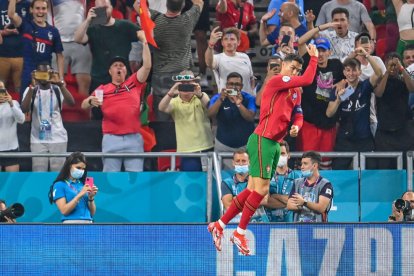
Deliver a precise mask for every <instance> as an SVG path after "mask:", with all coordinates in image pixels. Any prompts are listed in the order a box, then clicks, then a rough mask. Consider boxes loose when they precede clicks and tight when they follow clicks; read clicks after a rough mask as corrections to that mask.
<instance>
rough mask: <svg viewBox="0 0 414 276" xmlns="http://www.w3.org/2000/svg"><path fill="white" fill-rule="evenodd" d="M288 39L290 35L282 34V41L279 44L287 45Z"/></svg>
mask: <svg viewBox="0 0 414 276" xmlns="http://www.w3.org/2000/svg"><path fill="white" fill-rule="evenodd" d="M289 41H290V35H284V36H283V38H282V41H281V42H280V46H282V45H288V44H289Z"/></svg>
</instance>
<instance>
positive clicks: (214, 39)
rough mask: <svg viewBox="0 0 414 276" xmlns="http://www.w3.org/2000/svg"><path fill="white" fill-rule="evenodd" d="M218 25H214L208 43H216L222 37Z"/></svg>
mask: <svg viewBox="0 0 414 276" xmlns="http://www.w3.org/2000/svg"><path fill="white" fill-rule="evenodd" d="M219 29H220V26H217V27H215V28H214V29H213V30H212V31H211V34H210V42H209V43H210V44H216V43H217V41H219V40H220V39H221V38H222V37H223V32H221V31H220V30H219Z"/></svg>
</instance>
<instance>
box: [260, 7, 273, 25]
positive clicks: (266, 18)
mask: <svg viewBox="0 0 414 276" xmlns="http://www.w3.org/2000/svg"><path fill="white" fill-rule="evenodd" d="M275 14H276V9H273V10H271V11H269V12H267V13H265V14H264V15H263V16H262V21H263V22H266V21H267V20H269V19H270V18H272V17H273V16H274V15H275Z"/></svg>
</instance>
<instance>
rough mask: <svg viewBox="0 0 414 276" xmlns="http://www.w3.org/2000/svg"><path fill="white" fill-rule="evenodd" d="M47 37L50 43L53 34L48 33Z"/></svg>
mask: <svg viewBox="0 0 414 276" xmlns="http://www.w3.org/2000/svg"><path fill="white" fill-rule="evenodd" d="M47 37H48V38H49V40H50V41H52V39H53V34H52V32H48V33H47Z"/></svg>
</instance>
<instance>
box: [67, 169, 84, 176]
mask: <svg viewBox="0 0 414 276" xmlns="http://www.w3.org/2000/svg"><path fill="white" fill-rule="evenodd" d="M84 172H85V170H79V169H77V168H73V169H72V170H71V171H70V175H71V176H72V177H73V178H74V179H79V178H81V177H82V176H83V173H84Z"/></svg>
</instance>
